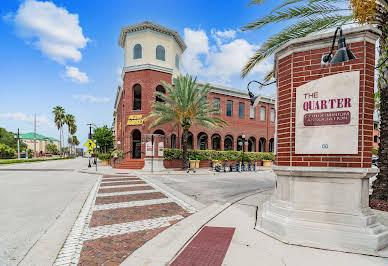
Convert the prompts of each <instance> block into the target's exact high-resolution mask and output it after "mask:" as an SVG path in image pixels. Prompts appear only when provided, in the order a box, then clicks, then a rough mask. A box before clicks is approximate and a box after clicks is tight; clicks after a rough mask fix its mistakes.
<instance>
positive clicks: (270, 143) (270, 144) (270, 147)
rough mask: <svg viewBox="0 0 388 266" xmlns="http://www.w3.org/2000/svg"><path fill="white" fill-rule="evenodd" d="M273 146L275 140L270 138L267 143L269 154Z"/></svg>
mask: <svg viewBox="0 0 388 266" xmlns="http://www.w3.org/2000/svg"><path fill="white" fill-rule="evenodd" d="M274 145H275V140H274V139H273V138H272V139H270V140H269V143H268V151H269V152H273V151H274V147H275V146H274Z"/></svg>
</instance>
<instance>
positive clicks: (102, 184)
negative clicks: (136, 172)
mask: <svg viewBox="0 0 388 266" xmlns="http://www.w3.org/2000/svg"><path fill="white" fill-rule="evenodd" d="M195 211H196V210H195V209H194V208H193V207H192V206H190V205H189V204H187V203H186V202H184V201H182V200H180V199H178V198H176V197H175V196H174V195H172V194H170V193H168V192H167V191H164V190H163V189H161V188H160V187H158V186H157V185H155V184H153V183H152V182H150V181H149V180H148V179H146V178H144V177H138V176H129V175H104V176H103V177H102V178H100V179H99V181H98V183H97V184H96V185H95V186H94V187H93V189H92V191H91V193H90V195H89V197H88V199H87V200H86V202H85V204H84V207H83V209H82V210H81V212H80V214H79V216H78V218H77V220H76V222H75V224H74V226H73V228H72V230H71V232H70V234H69V236H68V238H67V240H66V242H65V243H64V245H63V248H62V249H61V251H60V253H59V255H58V257H57V259H56V261H55V264H54V265H76V264H78V265H119V264H120V263H121V262H123V261H124V260H125V259H126V258H127V257H128V256H129V255H130V254H132V252H134V251H135V250H136V249H138V248H139V247H141V246H142V245H143V244H144V243H146V242H147V241H148V240H150V239H152V238H153V237H154V236H156V235H157V234H159V233H160V232H162V231H163V230H165V229H166V228H167V227H169V226H170V225H172V224H174V223H176V222H178V221H179V220H181V219H183V218H185V217H187V216H189V215H190V214H192V213H194V212H195Z"/></svg>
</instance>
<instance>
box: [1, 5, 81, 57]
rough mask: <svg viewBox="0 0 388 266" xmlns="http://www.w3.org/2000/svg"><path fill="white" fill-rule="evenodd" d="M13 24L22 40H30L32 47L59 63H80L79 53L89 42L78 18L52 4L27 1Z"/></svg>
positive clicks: (14, 18)
mask: <svg viewBox="0 0 388 266" xmlns="http://www.w3.org/2000/svg"><path fill="white" fill-rule="evenodd" d="M7 18H8V19H9V16H8V15H7ZM13 21H14V23H15V25H16V26H17V28H18V30H19V32H20V34H21V35H22V36H23V37H25V38H30V39H32V43H33V44H34V46H35V47H37V48H38V49H39V50H40V51H41V52H42V53H43V54H45V55H46V56H47V57H49V58H50V59H53V60H55V61H57V62H59V63H65V61H66V60H72V61H75V62H78V61H80V60H81V58H82V54H81V52H80V51H79V50H80V49H82V48H84V47H85V46H86V44H87V42H88V41H89V39H88V38H86V37H85V36H84V35H83V33H82V28H81V27H80V26H79V20H78V15H77V14H70V13H69V12H68V11H67V10H66V9H65V8H62V7H57V6H56V5H55V4H54V3H52V2H41V1H35V0H26V1H25V2H23V3H22V4H21V5H20V6H19V9H18V10H17V12H16V14H15V15H14V16H13Z"/></svg>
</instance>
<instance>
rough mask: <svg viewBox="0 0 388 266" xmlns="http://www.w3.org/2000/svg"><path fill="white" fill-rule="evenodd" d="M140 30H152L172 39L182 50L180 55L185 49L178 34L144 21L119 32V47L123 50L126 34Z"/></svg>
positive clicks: (123, 28)
mask: <svg viewBox="0 0 388 266" xmlns="http://www.w3.org/2000/svg"><path fill="white" fill-rule="evenodd" d="M142 30H152V31H155V32H158V33H162V34H165V35H168V36H171V37H173V38H174V40H175V41H176V42H177V43H178V45H179V47H180V48H181V49H182V53H183V52H184V51H185V50H186V48H187V46H186V44H185V43H184V41H183V40H182V38H181V37H180V35H179V33H178V32H176V31H174V30H171V29H169V28H166V27H163V26H161V25H158V24H155V23H152V22H149V21H145V22H142V23H139V24H135V25H132V26H127V27H122V28H121V31H120V38H119V45H120V46H121V47H122V48H124V45H125V37H126V35H127V33H133V32H137V31H142Z"/></svg>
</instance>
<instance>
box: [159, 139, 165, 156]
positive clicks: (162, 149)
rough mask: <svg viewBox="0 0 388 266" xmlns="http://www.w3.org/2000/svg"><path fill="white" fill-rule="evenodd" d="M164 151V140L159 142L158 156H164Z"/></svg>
mask: <svg viewBox="0 0 388 266" xmlns="http://www.w3.org/2000/svg"><path fill="white" fill-rule="evenodd" d="M163 152H164V142H159V143H158V156H160V157H163Z"/></svg>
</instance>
